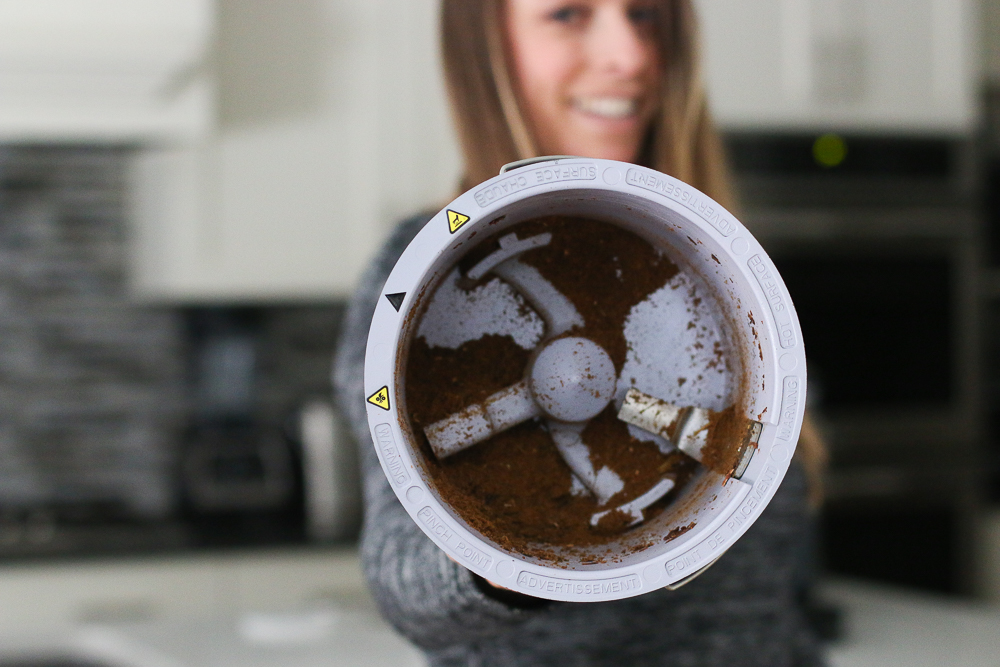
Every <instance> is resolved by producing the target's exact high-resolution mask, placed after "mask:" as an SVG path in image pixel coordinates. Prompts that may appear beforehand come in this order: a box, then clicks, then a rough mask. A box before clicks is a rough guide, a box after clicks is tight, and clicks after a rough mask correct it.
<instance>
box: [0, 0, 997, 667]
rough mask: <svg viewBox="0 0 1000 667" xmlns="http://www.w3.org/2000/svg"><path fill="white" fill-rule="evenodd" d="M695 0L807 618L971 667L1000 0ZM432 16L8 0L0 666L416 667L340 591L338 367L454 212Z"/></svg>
mask: <svg viewBox="0 0 1000 667" xmlns="http://www.w3.org/2000/svg"><path fill="white" fill-rule="evenodd" d="M699 6H700V9H701V11H702V18H703V23H704V27H705V50H706V58H707V78H708V84H709V92H710V96H711V99H712V102H713V105H714V109H715V112H716V116H717V118H718V120H719V123H720V126H721V127H722V129H723V130H724V133H725V138H726V143H727V147H728V149H729V153H730V158H731V162H732V164H733V167H734V171H735V174H736V177H737V183H738V186H739V189H740V194H741V199H742V203H743V207H744V210H743V212H742V213H743V215H742V217H743V219H744V221H745V222H746V223H747V224H748V226H750V227H751V228H752V229H753V230H754V231H755V233H756V234H758V236H759V237H760V238H761V239H762V241H763V242H764V244H765V246H766V247H767V248H768V250H769V252H771V253H772V254H773V256H774V257H775V261H776V263H777V264H778V266H779V269H780V270H781V271H782V274H783V276H784V277H785V280H786V282H787V283H788V285H789V289H790V290H791V292H792V296H793V298H794V299H795V302H796V306H797V308H798V310H799V312H800V317H801V319H802V325H803V329H804V335H805V337H806V340H807V341H808V343H809V353H810V375H811V378H810V383H811V384H810V400H811V401H812V403H811V405H812V408H813V410H814V412H815V414H816V415H817V417H818V418H819V421H820V423H821V426H822V428H823V430H824V432H825V433H826V435H827V437H828V439H829V442H830V445H831V467H830V471H829V474H828V479H827V488H826V495H827V501H826V504H825V506H824V508H823V510H822V512H821V517H820V526H821V530H820V535H819V536H818V546H817V554H818V555H817V562H818V567H820V568H821V569H822V571H823V572H824V573H825V574H826V576H827V577H828V578H829V580H830V582H831V583H830V584H829V585H826V586H825V587H824V588H823V589H822V590H821V591H820V592H818V593H817V599H816V600H815V601H814V603H813V606H814V608H815V609H814V612H815V616H816V618H815V621H816V622H817V623H818V624H819V625H820V626H821V627H822V628H823V630H824V632H825V633H826V634H828V635H829V636H830V637H832V638H834V642H833V643H832V644H831V647H832V648H831V656H832V658H833V660H834V662H835V664H838V665H862V664H876V663H879V662H881V663H885V662H886V661H889V662H897V661H899V660H901V659H902V656H904V655H906V656H908V657H907V659H908V660H909V661H910V663H911V664H936V665H940V664H963V665H973V664H991V663H989V662H977V660H980V661H982V660H987V659H988V658H987V657H984V656H990V655H995V651H996V649H997V648H998V647H997V645H996V641H997V640H996V639H991V637H992V638H995V637H997V636H1000V632H998V631H1000V610H998V609H1000V608H998V607H991V606H990V605H991V604H993V605H1000V1H998V0H980V1H979V2H974V1H972V0H868V1H866V2H861V1H860V0H753V1H752V2H747V1H746V0H704V1H702V2H700V3H699ZM435 21H436V3H435V2H433V1H432V0H378V1H374V2H373V1H370V0H283V1H282V2H281V3H276V2H269V1H267V0H87V1H86V2H84V1H83V0H30V1H28V0H2V1H0V600H2V603H0V608H6V609H8V611H3V612H0V639H3V638H6V639H5V640H4V641H3V642H0V664H5V663H3V662H2V660H3V659H4V656H6V655H8V653H9V654H10V655H12V656H14V655H16V656H17V659H18V660H21V661H22V662H21V663H18V664H23V662H24V661H25V660H29V659H30V660H29V664H38V665H41V664H49V663H44V662H40V660H41V658H40V657H39V656H42V657H53V656H55V657H60V656H71V657H75V656H78V655H83V656H89V657H88V659H90V660H92V661H95V660H96V661H104V662H108V663H109V664H110V663H114V660H118V662H119V663H121V664H167V663H155V661H154V662H149V660H151V658H149V656H151V655H154V653H155V654H156V655H158V656H160V657H161V658H162V657H163V656H164V655H166V656H168V657H169V659H170V660H174V661H175V662H173V663H169V664H229V662H230V661H232V662H233V664H236V662H237V661H242V662H241V664H281V662H280V660H288V659H289V658H288V655H291V654H287V655H286V654H284V653H281V651H282V650H287V651H293V652H294V651H298V653H295V656H296V658H295V660H296V661H297V662H296V664H345V665H346V664H389V663H390V662H396V663H399V662H401V661H402V662H405V661H407V660H409V661H410V663H412V664H420V663H419V658H418V657H417V656H416V655H415V654H414V653H413V652H412V650H410V649H408V648H407V647H406V646H405V645H404V644H403V643H401V642H400V640H398V639H397V638H395V637H394V636H393V635H392V634H391V631H389V630H388V629H387V628H385V627H384V626H381V625H380V624H379V621H377V619H376V617H375V614H374V612H373V611H372V609H371V606H370V601H368V600H367V598H366V596H365V593H364V589H363V584H362V583H361V581H360V575H359V574H358V570H357V563H356V558H355V556H354V552H353V544H354V540H355V539H356V532H357V527H358V522H359V515H360V499H359V488H358V480H357V473H356V457H355V451H354V443H353V442H351V440H350V438H349V436H348V435H347V433H346V432H345V430H344V428H343V426H342V424H341V421H340V419H339V417H338V415H337V413H336V411H335V410H334V408H333V405H332V401H331V397H330V387H329V369H330V359H331V357H332V355H333V352H334V349H335V344H336V338H337V333H338V328H339V324H340V320H341V318H342V315H343V312H344V305H345V299H346V298H347V296H348V295H349V294H350V292H351V290H352V288H353V286H354V284H355V282H356V280H357V279H358V276H359V274H360V271H361V269H362V267H363V266H364V264H365V262H366V261H367V259H368V258H369V257H370V256H371V254H372V253H373V252H374V250H375V249H376V248H377V246H378V244H379V242H380V240H381V239H382V238H383V237H384V235H385V234H386V233H387V232H388V230H389V229H391V227H392V225H393V223H394V222H395V221H397V220H399V219H400V218H402V217H403V216H405V215H406V214H408V213H411V212H413V211H415V210H418V209H420V208H428V207H430V208H433V207H435V206H438V205H440V204H443V203H444V202H445V201H447V199H448V198H449V197H450V195H452V194H454V190H453V188H454V186H455V182H456V178H457V173H458V169H459V163H458V158H457V151H456V146H455V142H454V139H453V137H452V136H451V133H450V126H449V119H448V116H447V110H446V107H445V104H444V94H443V88H442V84H441V81H440V76H439V74H438V72H437V45H436V27H435ZM858 582H862V583H858ZM886 586H889V587H888V588H886ZM885 618H893V619H903V620H899V623H898V624H897V625H893V626H892V627H880V629H879V631H878V632H874V631H872V630H871V627H872V624H876V625H877V624H878V623H879V622H882V623H884V622H885V621H884V619H885ZM234 619H235V620H234ZM196 622H197V623H198V628H201V629H194V625H192V624H194V623H196ZM906 623H909V625H907V624H906ZM352 624H355V625H352ZM920 626H923V627H924V628H926V627H933V628H937V629H938V630H936V631H935V632H937V634H935V633H934V632H930V633H929V634H928V632H926V631H920V630H919V627H920ZM866 627H867V628H868V630H867V634H866V630H865V628H866ZM206 628H207V629H206ZM942 628H943V629H942ZM949 628H951V629H952V630H953V631H952V630H949ZM209 629H211V632H209ZM101 633H104V634H101ZM114 633H118V634H114ZM227 633H229V634H227ZM949 633H950V634H949ZM182 635H183V636H184V637H187V638H188V639H186V640H185V641H187V642H188V644H184V645H183V646H182V645H181V644H182V642H180V640H179V639H178V637H180V636H182ZM230 635H232V636H231V637H230ZM25 637H28V638H30V641H29V640H28V639H25ZM359 637H360V638H361V639H359ZM970 637H975V639H970ZM15 638H17V641H15ZM227 638H228V639H227ZM362 640H363V641H362ZM199 642H200V643H199ZM227 642H228V643H227ZM352 642H353V643H352ZM359 642H360V643H359ZM921 642H923V643H921ZM977 642H978V643H977ZM984 642H985V643H984ZM990 642H993V643H990ZM374 645H378V646H380V647H381V648H380V649H379V650H378V651H375V650H373V649H372V648H371V647H372V646H374ZM5 647H6V649H9V650H5ZM12 647H13V648H12ZM123 647H125V648H123ZM279 649H280V650H279ZM268 651H270V653H268ZM379 651H385V652H384V653H382V652H379ZM907 651H909V652H910V653H907ZM942 651H943V653H942ZM157 652H159V653H157ZM911 654H912V655H911ZM25 656H27V657H25ZM109 656H111V657H109ZM114 656H118V657H114ZM206 656H207V657H206ZM268 656H270V657H268ZM282 656H284V657H282ZM154 657H155V656H154ZM12 659H13V658H12ZM143 660H146V662H143ZM268 660H271V662H268ZM276 660H277V661H278V662H275V661H276ZM30 661H34V662H30ZM921 661H925V662H921ZM927 661H929V662H927ZM114 664H118V663H114Z"/></svg>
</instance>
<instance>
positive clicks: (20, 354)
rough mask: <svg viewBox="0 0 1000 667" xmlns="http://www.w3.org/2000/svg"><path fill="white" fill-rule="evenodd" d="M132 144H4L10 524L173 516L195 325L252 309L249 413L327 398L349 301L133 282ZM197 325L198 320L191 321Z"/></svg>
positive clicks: (2, 374) (1, 183) (285, 419)
mask: <svg viewBox="0 0 1000 667" xmlns="http://www.w3.org/2000/svg"><path fill="white" fill-rule="evenodd" d="M129 154H130V151H129V150H128V149H126V148H99V147H58V148H54V147H6V148H0V524H2V523H3V522H4V521H5V520H6V519H5V518H4V517H5V516H9V515H10V514H11V513H17V512H22V511H24V510H27V509H31V508H35V507H48V508H56V510H55V511H57V512H58V511H60V510H59V508H67V507H69V508H73V507H77V508H79V507H85V506H91V507H100V508H103V509H102V510H101V511H103V512H107V513H110V514H111V515H118V516H122V517H127V518H146V519H175V520H176V517H177V516H178V515H179V509H178V508H179V505H180V504H181V498H182V494H183V491H182V486H183V482H182V480H181V479H180V477H181V475H180V473H179V470H180V468H181V467H182V461H181V458H182V457H183V439H184V433H185V430H186V429H187V430H189V429H190V428H191V426H192V424H197V423H198V421H199V419H201V418H202V416H203V415H200V413H199V401H200V397H199V395H198V391H199V389H198V381H197V378H196V377H195V376H196V375H197V371H196V370H195V368H196V363H195V360H194V359H193V358H192V357H193V355H194V354H195V352H196V348H197V335H196V333H195V332H193V327H192V322H198V321H203V320H205V318H206V317H208V318H209V319H212V318H216V319H218V318H220V317H221V318H222V319H223V320H225V319H226V318H230V319H231V318H232V317H233V316H234V315H235V317H236V319H237V320H238V319H240V318H244V319H247V318H248V319H249V320H250V321H252V322H253V326H252V327H251V328H250V331H251V334H252V336H253V337H254V360H253V362H254V369H253V373H254V376H253V387H252V391H250V392H249V393H248V394H246V396H248V397H249V400H250V401H251V403H252V406H251V408H252V422H253V423H255V424H259V425H262V426H266V427H268V428H272V429H277V430H283V431H284V432H286V433H287V434H288V439H289V442H290V447H292V449H293V450H294V446H295V445H294V438H295V434H294V428H289V424H294V420H295V418H296V416H297V414H298V410H300V409H301V406H302V405H303V404H304V402H306V401H309V400H311V399H316V398H320V399H326V398H328V397H329V391H330V390H329V370H330V360H331V356H332V353H333V344H334V341H335V338H336V334H337V330H338V328H339V322H340V317H341V314H342V310H343V308H342V305H340V304H337V303H334V302H331V303H325V304H302V305H283V306H267V307H265V306H259V307H248V306H241V307H239V308H236V307H230V306H227V305H225V304H222V305H218V306H215V307H211V308H208V307H183V306H180V305H178V306H167V305H149V304H143V303H138V302H136V301H134V300H133V299H132V298H131V297H130V294H129V290H128V275H127V268H128V266H129V257H128V251H129V245H128V229H127V224H126V220H125V192H124V187H125V182H126V179H125V176H126V174H125V169H126V163H127V160H128V158H129ZM195 328H196V327H195Z"/></svg>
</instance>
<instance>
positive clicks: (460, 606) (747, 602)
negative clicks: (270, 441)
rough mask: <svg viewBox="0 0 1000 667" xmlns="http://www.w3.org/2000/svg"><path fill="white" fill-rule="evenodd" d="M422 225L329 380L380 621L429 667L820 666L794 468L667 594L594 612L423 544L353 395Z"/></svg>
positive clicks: (393, 244) (368, 302)
mask: <svg viewBox="0 0 1000 667" xmlns="http://www.w3.org/2000/svg"><path fill="white" fill-rule="evenodd" d="M427 220H428V216H417V217H414V218H411V219H409V220H406V221H405V222H403V223H402V224H401V225H400V226H399V227H398V228H397V229H396V231H395V233H394V234H393V235H392V237H391V238H390V239H389V241H388V242H387V243H386V245H385V246H384V247H383V249H382V251H381V252H380V253H379V255H378V257H377V258H376V259H375V260H374V262H373V263H372V265H371V266H370V268H369V269H368V271H367V273H366V274H365V275H364V277H363V279H362V281H361V286H360V287H359V289H358V290H357V293H356V294H355V296H354V299H353V300H352V302H351V305H350V309H349V311H348V315H347V320H346V323H345V327H344V331H343V335H342V338H341V343H340V348H339V350H340V351H339V354H338V356H337V359H336V364H335V369H334V382H335V385H336V390H337V396H338V401H339V404H340V406H341V408H342V409H343V411H344V412H345V414H346V416H347V417H348V419H349V421H350V424H351V427H352V430H353V432H354V434H355V437H356V438H357V440H358V443H359V446H360V449H361V462H362V474H363V479H364V493H365V498H364V500H365V518H364V527H363V530H362V535H361V558H362V562H363V565H364V572H365V576H366V577H367V579H368V584H369V586H370V587H371V590H372V593H373V594H374V596H375V600H376V601H377V603H378V605H379V608H380V610H381V612H382V614H383V616H385V618H386V619H387V620H388V621H389V622H390V623H392V624H393V625H394V626H395V627H396V628H397V629H398V630H399V631H400V632H401V633H402V634H403V635H405V636H406V637H408V638H409V639H410V640H411V641H413V643H415V644H416V645H417V646H420V647H421V648H422V649H424V650H425V651H426V653H427V655H428V658H429V660H430V663H431V664H432V665H435V666H445V665H448V666H451V665H456V666H457V665H470V666H472V665H475V666H477V667H479V666H481V667H487V666H492V665H504V666H510V665H523V666H525V667H534V666H536V665H537V666H541V665H560V666H574V667H576V666H579V667H584V666H586V667H591V666H594V667H596V666H599V665H635V666H637V667H639V666H644V665H670V666H674V665H677V666H682V665H683V666H694V665H699V666H700V665H705V666H719V667H722V666H725V667H733V666H735V665H787V666H796V667H797V666H800V665H819V664H822V661H821V659H820V657H819V649H818V645H817V642H816V640H815V638H814V637H813V636H812V635H811V633H810V632H809V631H808V630H807V627H806V624H805V622H804V618H803V615H802V612H801V610H800V608H799V606H798V604H797V603H796V593H797V589H798V588H799V587H800V586H801V583H802V581H803V574H802V573H801V572H799V571H798V570H799V569H801V567H802V563H803V560H804V559H803V558H802V557H801V551H802V541H803V536H804V535H806V534H807V533H808V524H809V517H808V514H807V509H806V502H805V483H804V480H803V475H802V474H801V471H800V470H799V469H798V468H797V467H796V466H793V468H792V469H791V470H790V471H789V474H788V476H787V477H786V479H785V481H784V483H783V484H782V486H781V488H780V489H779V490H778V492H777V494H776V495H775V497H774V499H773V500H772V501H771V504H770V505H769V506H768V508H767V510H766V511H765V512H764V513H763V514H762V515H761V517H760V519H759V520H758V521H757V523H756V524H755V525H754V526H753V527H752V528H751V529H750V530H749V531H748V532H747V533H746V535H745V536H744V537H743V538H742V539H741V540H739V541H738V542H737V543H736V544H734V545H733V546H732V548H730V549H729V552H728V553H727V554H726V555H725V556H723V557H722V558H721V559H720V560H719V561H718V562H717V563H716V564H715V565H714V566H713V567H712V568H711V569H709V570H708V571H707V572H705V574H704V575H702V576H701V577H699V578H698V579H696V580H695V581H693V582H692V583H690V584H688V585H687V586H685V587H683V588H681V589H680V590H677V591H667V590H660V591H655V592H652V593H647V594H645V595H642V596H639V597H635V598H631V599H628V600H621V601H617V602H600V603H545V602H542V601H535V600H534V599H533V598H527V597H519V596H517V595H516V594H515V595H512V596H506V595H505V594H504V593H503V592H497V591H494V590H492V589H491V587H490V586H489V585H488V584H484V583H483V582H482V581H481V580H477V578H476V577H475V576H474V575H473V574H472V573H470V572H469V571H468V570H466V569H464V568H463V567H461V566H460V565H457V564H456V563H454V562H452V561H451V560H449V559H448V557H447V556H445V554H444V552H443V551H441V550H440V549H438V547H437V546H435V545H434V543H433V542H431V541H430V540H429V539H428V538H427V537H425V536H424V534H423V533H422V532H421V531H420V529H419V528H418V527H417V525H416V524H415V523H414V522H413V521H412V520H411V519H410V517H409V516H408V515H407V514H406V512H405V511H404V509H403V507H402V505H400V503H399V501H398V500H397V499H396V497H395V495H393V492H392V489H391V488H390V487H389V484H388V482H387V480H386V479H385V476H384V475H383V473H382V469H381V467H380V466H379V463H378V459H377V457H376V455H375V450H374V448H373V447H372V443H371V436H370V435H369V431H368V422H367V418H366V414H365V407H364V406H365V401H364V386H363V384H364V357H365V346H366V343H367V339H368V328H369V325H370V323H371V318H372V314H373V313H374V311H375V305H376V303H377V301H378V299H379V298H380V296H381V289H382V286H383V285H384V284H385V280H386V278H387V277H388V275H389V272H390V271H391V269H392V267H393V265H394V264H395V262H396V259H397V258H398V257H399V255H400V254H401V253H402V251H403V249H404V248H405V247H406V245H407V244H408V243H409V242H410V240H411V239H412V238H413V237H414V236H415V235H416V233H417V232H418V231H419V230H420V229H421V227H423V225H424V224H425V223H426V221H427Z"/></svg>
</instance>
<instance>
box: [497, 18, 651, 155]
mask: <svg viewBox="0 0 1000 667" xmlns="http://www.w3.org/2000/svg"><path fill="white" fill-rule="evenodd" d="M656 12H657V5H656V4H655V3H654V2H653V1H652V0H505V2H504V13H505V15H504V23H505V26H506V31H507V48H508V53H509V62H510V66H511V71H512V75H513V80H514V85H515V87H516V90H517V93H518V98H519V100H520V103H521V108H522V112H523V113H524V115H525V120H526V121H527V123H528V126H529V128H530V129H531V132H532V135H533V136H534V138H535V141H536V143H537V147H538V149H539V150H540V151H541V153H542V154H543V155H559V154H561V155H580V156H583V157H594V158H606V159H612V160H623V161H626V162H634V161H635V160H636V159H637V158H638V156H639V152H640V150H641V148H642V141H643V138H644V137H645V136H646V131H647V129H648V128H649V125H650V122H651V121H652V118H653V116H654V114H655V113H656V111H657V107H658V103H659V92H660V91H659V85H660V78H661V77H660V72H661V63H660V57H659V53H658V47H657V40H656V26H657V21H658V18H657V15H656Z"/></svg>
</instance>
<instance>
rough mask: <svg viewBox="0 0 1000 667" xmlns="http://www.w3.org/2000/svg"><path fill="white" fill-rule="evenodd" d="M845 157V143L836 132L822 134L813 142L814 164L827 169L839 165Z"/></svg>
mask: <svg viewBox="0 0 1000 667" xmlns="http://www.w3.org/2000/svg"><path fill="white" fill-rule="evenodd" d="M846 157H847V143H846V142H845V141H844V139H843V137H841V136H839V135H836V134H824V135H823V136H821V137H820V138H818V139H817V140H816V142H815V143H814V144H813V158H814V159H815V160H816V164H818V165H820V166H821V167H826V168H827V169H832V168H833V167H837V166H840V164H841V163H843V161H844V159H845V158H846Z"/></svg>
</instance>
